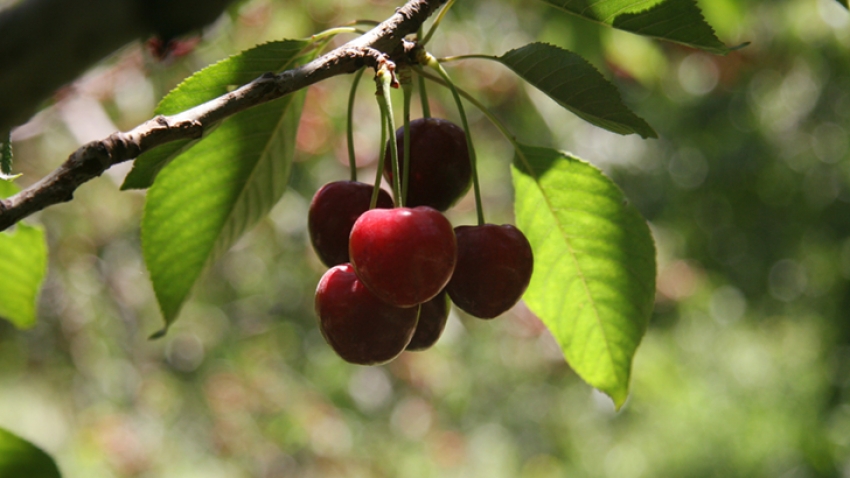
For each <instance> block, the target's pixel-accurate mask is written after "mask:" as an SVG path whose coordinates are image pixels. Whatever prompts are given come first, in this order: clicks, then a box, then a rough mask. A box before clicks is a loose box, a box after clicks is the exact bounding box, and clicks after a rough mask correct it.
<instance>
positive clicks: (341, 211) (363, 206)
mask: <svg viewBox="0 0 850 478" xmlns="http://www.w3.org/2000/svg"><path fill="white" fill-rule="evenodd" d="M373 189H374V188H373V186H372V185H369V184H365V183H359V182H356V181H336V182H332V183H328V184H325V185H324V186H322V187H321V188H320V189H319V190H318V191H316V194H315V195H314V196H313V200H312V201H311V202H310V211H309V212H308V213H307V229H308V230H309V231H310V242H311V243H312V244H313V249H314V250H315V251H316V254H317V255H318V256H319V259H321V260H322V262H323V263H324V264H325V265H326V266H328V267H333V266H335V265H337V264H344V263H346V262H348V236H349V234H351V226H353V225H354V221H356V220H357V218H358V217H360V215H361V214H363V213H364V212H366V211H368V210H369V201H370V200H371V199H372V191H373ZM377 207H378V208H384V209H390V208H392V207H393V200H392V199H391V198H390V195H389V194H387V192H386V191H384V190H381V191H378V205H377Z"/></svg>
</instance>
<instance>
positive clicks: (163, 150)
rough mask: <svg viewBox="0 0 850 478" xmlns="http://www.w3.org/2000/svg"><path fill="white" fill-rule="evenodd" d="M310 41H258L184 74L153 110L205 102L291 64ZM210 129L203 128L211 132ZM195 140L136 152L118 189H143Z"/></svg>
mask: <svg viewBox="0 0 850 478" xmlns="http://www.w3.org/2000/svg"><path fill="white" fill-rule="evenodd" d="M307 45H309V42H307V41H304V40H281V41H275V42H270V43H264V44H262V45H258V46H256V47H254V48H252V49H250V50H246V51H244V52H242V53H239V54H237V55H233V56H231V57H229V58H227V59H224V60H222V61H220V62H218V63H216V64H214V65H210V66H208V67H206V68H204V69H203V70H201V71H199V72H197V73H195V74H194V75H192V76H190V77H189V78H187V79H186V80H185V81H183V83H181V84H180V85H178V86H177V88H175V89H173V90H171V92H170V93H168V94H167V95H166V96H165V98H163V99H162V101H160V103H159V105H158V106H157V108H156V114H161V115H173V114H176V113H180V112H183V111H186V110H188V109H190V108H193V107H195V106H198V105H200V104H202V103H206V102H207V101H210V100H212V99H215V98H218V97H219V96H221V95H223V94H225V93H227V92H228V91H229V90H230V89H232V88H234V87H237V86H241V85H243V84H246V83H248V82H250V81H251V80H254V79H255V78H257V77H259V76H260V75H262V74H263V73H266V72H279V71H283V70H286V69H289V68H291V67H292V66H293V65H294V64H295V62H296V61H297V60H298V58H299V53H301V51H302V50H303V49H304V48H305V47H306V46H307ZM211 132H212V130H209V131H207V132H206V134H207V135H209V134H211ZM197 142H198V140H181V141H175V142H172V143H168V144H165V145H162V146H160V147H158V148H156V149H154V150H152V151H149V152H147V153H145V154H143V155H141V156H139V157H138V158H137V159H136V160H135V161H134V163H133V170H132V171H130V173H129V174H128V175H127V178H126V179H125V180H124V184H122V185H121V189H143V188H147V187H150V185H151V184H153V181H154V178H155V177H156V175H157V173H159V171H160V170H161V169H162V168H163V167H164V166H165V165H166V164H168V163H169V162H170V161H171V160H173V159H174V158H175V157H177V156H178V155H180V154H181V153H183V152H184V151H186V150H188V149H189V148H191V147H192V146H194V145H195V144H196V143H197Z"/></svg>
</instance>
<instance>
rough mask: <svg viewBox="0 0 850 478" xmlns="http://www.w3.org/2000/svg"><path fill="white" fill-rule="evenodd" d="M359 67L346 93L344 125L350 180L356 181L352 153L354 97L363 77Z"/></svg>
mask: <svg viewBox="0 0 850 478" xmlns="http://www.w3.org/2000/svg"><path fill="white" fill-rule="evenodd" d="M364 71H365V70H364V69H361V70H360V71H358V72H357V73H356V74H355V75H354V81H352V82H351V93H349V94H348V125H346V138H347V140H348V168H349V170H350V177H351V180H352V181H357V160H356V157H355V155H354V97H355V96H356V95H355V93H357V85H359V84H360V78H362V77H363V72H364Z"/></svg>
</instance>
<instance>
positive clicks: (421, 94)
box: [416, 26, 431, 118]
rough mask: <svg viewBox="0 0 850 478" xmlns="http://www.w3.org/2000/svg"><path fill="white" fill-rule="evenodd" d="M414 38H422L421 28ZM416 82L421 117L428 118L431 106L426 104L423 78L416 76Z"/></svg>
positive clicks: (426, 97) (426, 91) (426, 98)
mask: <svg viewBox="0 0 850 478" xmlns="http://www.w3.org/2000/svg"><path fill="white" fill-rule="evenodd" d="M416 38H422V27H421V26H420V27H419V31H418V32H417V33H416ZM416 82H417V83H418V86H419V101H421V102H422V117H423V118H430V117H431V104H430V103H429V102H428V89H427V88H425V78H422V76H421V75H417V76H416Z"/></svg>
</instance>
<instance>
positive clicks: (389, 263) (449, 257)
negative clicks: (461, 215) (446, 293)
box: [348, 206, 457, 307]
mask: <svg viewBox="0 0 850 478" xmlns="http://www.w3.org/2000/svg"><path fill="white" fill-rule="evenodd" d="M348 251H349V256H350V257H351V264H352V265H353V266H354V270H355V271H357V277H359V278H360V280H362V281H363V283H364V284H366V286H367V287H369V289H370V290H371V291H372V292H373V293H374V294H375V295H376V296H378V297H379V298H380V299H381V300H383V301H384V302H388V303H390V304H392V305H395V306H397V307H413V306H414V305H417V304H421V303H422V302H425V301H428V300H431V299H432V298H434V296H436V295H437V294H438V293H439V292H440V291H441V290H443V287H445V286H446V284H447V283H448V282H449V279H451V277H452V271H453V270H454V267H455V260H456V258H457V245H456V243H455V234H454V231H453V230H452V225H451V223H450V222H449V220H448V219H446V217H445V216H443V215H442V214H441V213H440V212H439V211H437V210H436V209H432V208H430V207H427V206H420V207H415V208H406V207H400V208H395V209H372V210H371V211H366V212H365V213H363V215H361V216H360V218H358V219H357V222H355V223H354V227H352V228H351V236H350V238H349V242H348Z"/></svg>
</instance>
